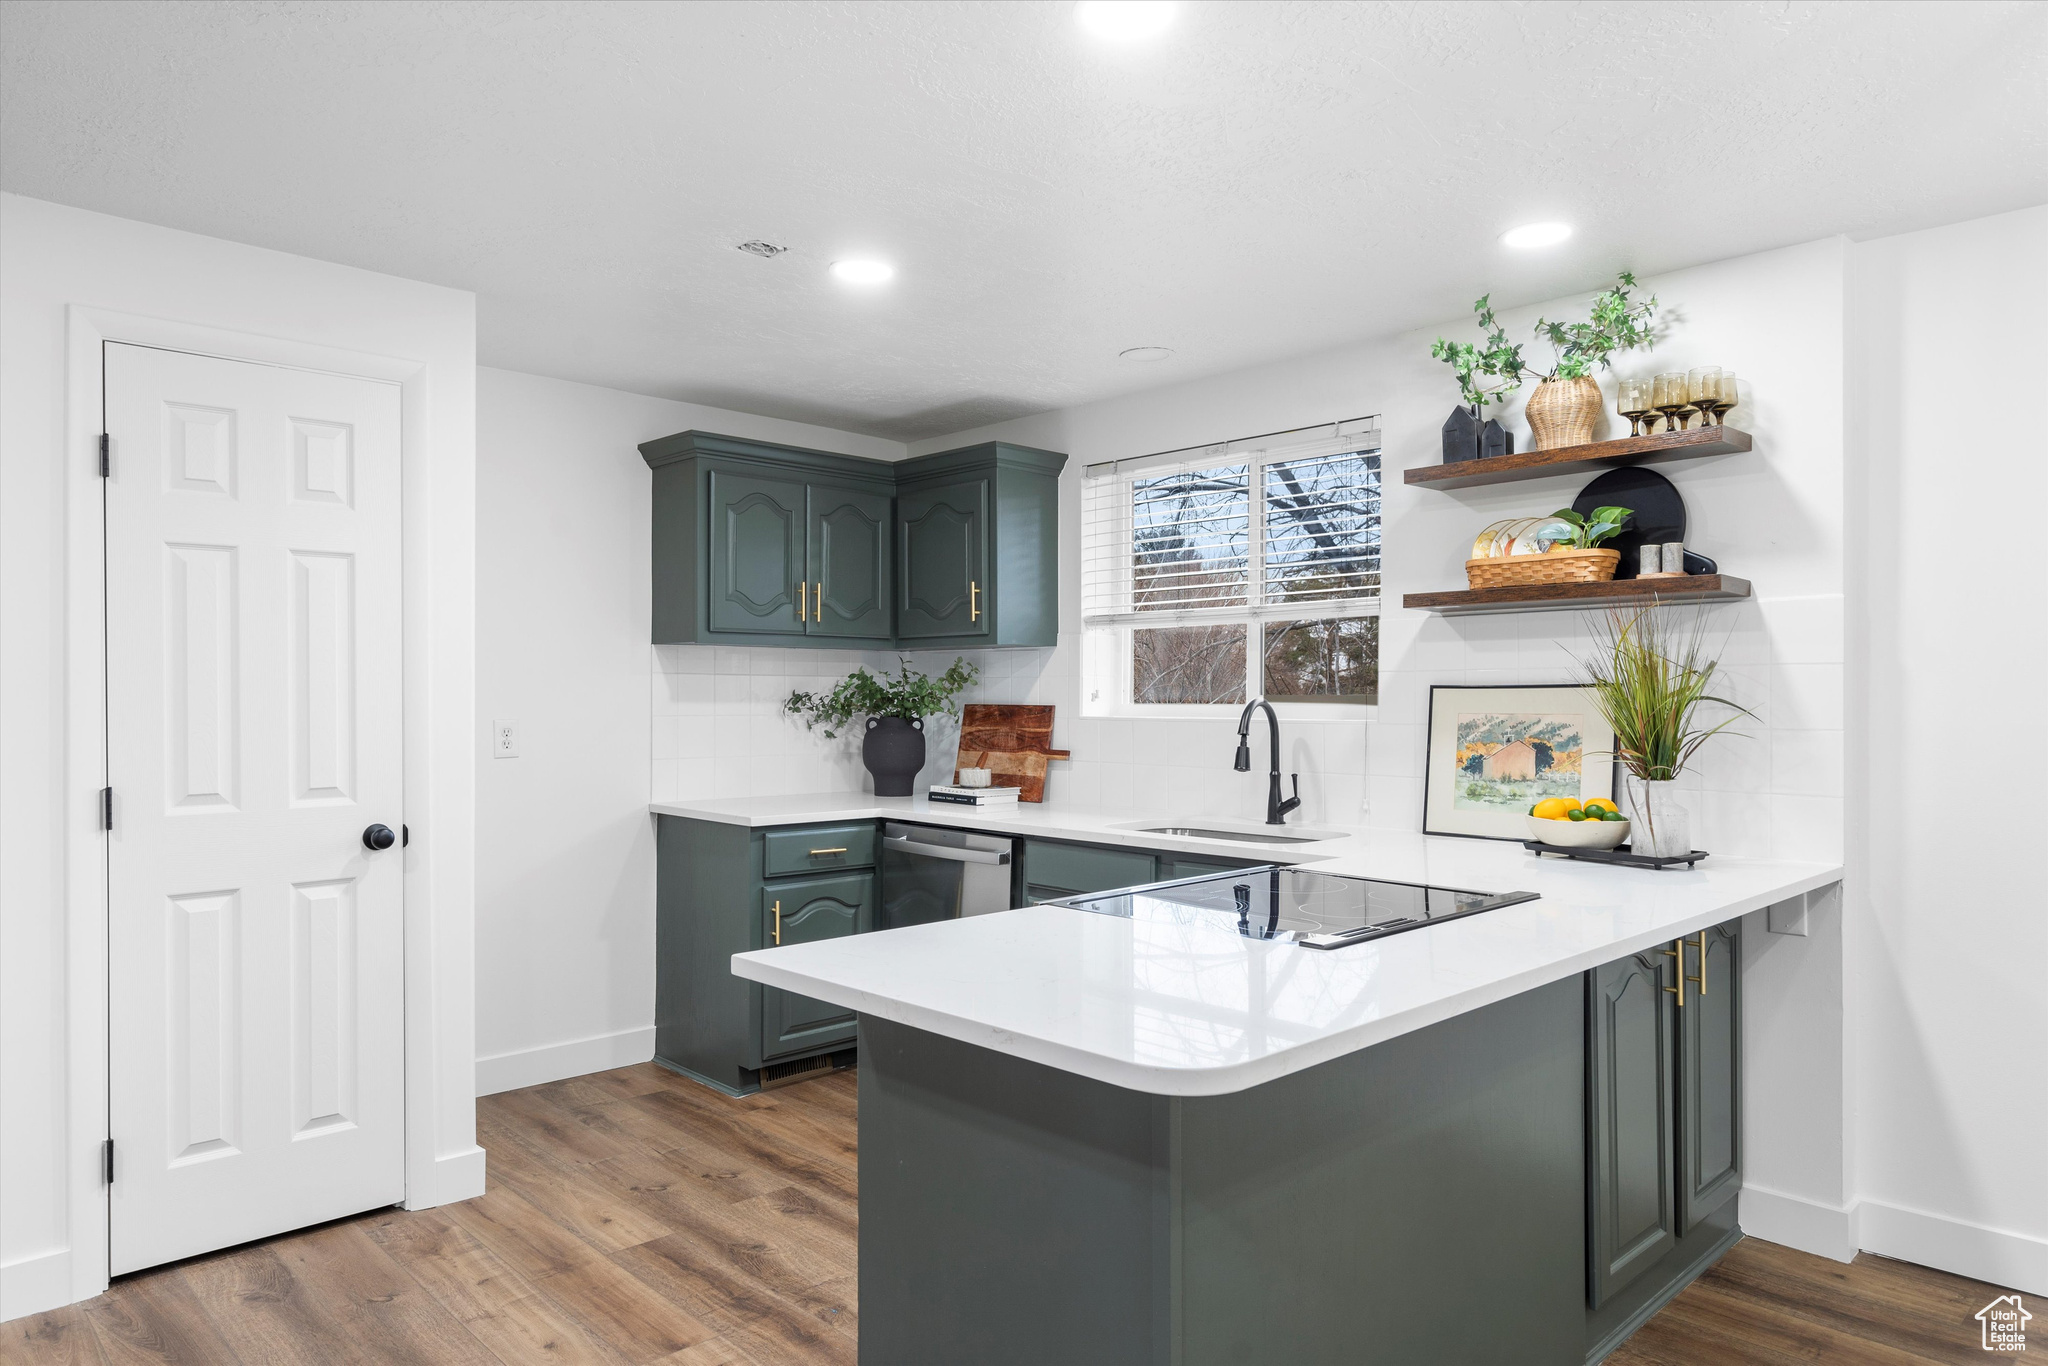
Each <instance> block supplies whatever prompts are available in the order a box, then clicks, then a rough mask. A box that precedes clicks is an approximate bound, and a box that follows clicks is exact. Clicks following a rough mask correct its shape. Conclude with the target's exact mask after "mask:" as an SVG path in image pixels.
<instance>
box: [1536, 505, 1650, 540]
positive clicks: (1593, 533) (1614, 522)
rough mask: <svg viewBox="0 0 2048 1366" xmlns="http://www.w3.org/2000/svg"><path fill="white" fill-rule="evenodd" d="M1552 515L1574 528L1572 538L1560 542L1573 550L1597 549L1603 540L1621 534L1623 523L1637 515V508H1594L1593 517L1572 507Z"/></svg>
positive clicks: (1559, 510)
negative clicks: (1584, 514) (1573, 509)
mask: <svg viewBox="0 0 2048 1366" xmlns="http://www.w3.org/2000/svg"><path fill="white" fill-rule="evenodd" d="M1550 515H1551V516H1553V517H1555V518H1557V520H1558V521H1560V522H1569V523H1570V524H1571V526H1572V529H1573V535H1572V538H1571V539H1570V540H1569V541H1562V542H1559V544H1561V545H1566V546H1569V547H1570V548H1571V549H1573V550H1597V549H1599V547H1600V543H1601V542H1602V541H1605V540H1610V539H1612V538H1613V537H1615V536H1618V535H1620V534H1621V528H1622V524H1623V523H1624V522H1626V521H1628V519H1629V518H1631V517H1633V516H1635V509H1634V508H1615V507H1607V508H1594V509H1593V515H1592V516H1591V517H1584V516H1581V515H1580V514H1578V513H1576V512H1574V511H1572V510H1571V509H1570V508H1559V509H1558V510H1557V511H1556V512H1553V513H1551V514H1550Z"/></svg>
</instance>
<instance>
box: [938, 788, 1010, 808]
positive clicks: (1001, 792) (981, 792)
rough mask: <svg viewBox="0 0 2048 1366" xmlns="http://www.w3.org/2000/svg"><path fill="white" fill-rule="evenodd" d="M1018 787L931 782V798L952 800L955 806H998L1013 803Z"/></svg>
mask: <svg viewBox="0 0 2048 1366" xmlns="http://www.w3.org/2000/svg"><path fill="white" fill-rule="evenodd" d="M1017 793H1018V789H1017V788H1014V787H955V786H953V785H952V784H951V783H933V784H932V789H931V799H932V800H933V801H935V802H952V803H953V804H954V805H955V806H999V805H1002V804H1004V803H1008V804H1010V805H1013V806H1014V805H1015V804H1016V802H1017Z"/></svg>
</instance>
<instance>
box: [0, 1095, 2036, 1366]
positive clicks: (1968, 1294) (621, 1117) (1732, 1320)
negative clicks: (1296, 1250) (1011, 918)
mask: <svg viewBox="0 0 2048 1366" xmlns="http://www.w3.org/2000/svg"><path fill="white" fill-rule="evenodd" d="M477 1141H478V1142H479V1143H481V1144H483V1146H484V1147H485V1148H486V1149H488V1150H489V1152H490V1162H489V1178H488V1179H489V1190H488V1192H487V1193H486V1194H484V1195H483V1196H480V1197H479V1198H477V1199H475V1200H470V1201H467V1202H465V1203H463V1204H459V1205H447V1206H443V1207H442V1208H440V1209H431V1210H421V1211H418V1212H416V1213H408V1212H406V1211H404V1210H397V1209H386V1210H378V1211H376V1212H374V1213H370V1214H364V1215H359V1216H357V1217H356V1218H353V1219H343V1220H339V1221H337V1222H335V1223H331V1224H326V1225H323V1226H321V1227H319V1228H314V1229H308V1230H305V1231H303V1232H300V1233H294V1234H288V1235H286V1236H283V1237H279V1238H273V1239H271V1240H269V1241H268V1242H263V1243H255V1244H251V1245H249V1246H247V1247H242V1248H236V1249H232V1250H230V1251H227V1252H220V1253H215V1254H213V1255H211V1256H207V1257H197V1258H194V1259H192V1260H191V1261H187V1262H180V1263H177V1264H176V1265H173V1266H167V1267H161V1268H158V1269H156V1270H153V1271H146V1272H142V1273H139V1274H137V1275H134V1276H128V1277H124V1278H122V1279H121V1280H119V1281H117V1282H116V1283H115V1284H114V1286H113V1287H112V1288H111V1289H109V1290H108V1291H107V1293H106V1294H104V1295H101V1296H99V1297H98V1298H97V1299H93V1300H89V1301H87V1302H86V1303H84V1304H76V1305H71V1306H69V1307H67V1308H64V1309H59V1310H55V1311H53V1312H51V1313H47V1314H37V1315H33V1316H31V1317H29V1318H24V1319H17V1320H15V1321H14V1322H12V1323H8V1324H5V1325H0V1360H4V1361H5V1362H6V1363H7V1366H17V1364H18V1366H30V1364H31V1363H36V1364H37V1366H40V1364H41V1363H59V1362H63V1363H107V1366H126V1363H164V1362H175V1363H178V1366H216V1363H223V1364H225V1363H251V1366H254V1364H255V1363H266V1364H269V1363H301V1362H304V1363H320V1364H321V1366H327V1364H328V1363H346V1362H376V1363H420V1364H421V1366H446V1364H448V1363H454V1364H456V1366H461V1364H463V1363H478V1364H479V1366H493V1363H505V1364H506V1366H513V1364H514V1363H527V1362H603V1363H625V1364H627V1366H642V1363H653V1362H660V1363H665V1364H666V1366H781V1364H782V1363H793V1362H804V1363H847V1366H851V1364H852V1363H853V1361H854V1358H855V1342H856V1339H857V1336H858V1331H859V1320H858V1317H857V1310H856V1305H855V1279H854V1255H855V1243H856V1236H855V1235H856V1229H857V1220H858V1213H857V1206H856V1194H857V1192H856V1186H855V1164H854V1152H855V1087H854V1074H853V1073H851V1072H842V1073H837V1074H834V1075H831V1076H828V1077H824V1078H820V1079H818V1080H814V1081H806V1082H802V1083H799V1084H797V1085H795V1086H790V1087H787V1088H785V1089H782V1090H778V1091H772V1092H767V1093H764V1094H762V1095H758V1096H751V1097H748V1098H747V1099H745V1100H731V1099H728V1098H726V1097H724V1096H721V1095H718V1094H716V1093H715V1092H712V1091H710V1090H708V1089H706V1088H705V1087H702V1086H699V1085H697V1084H696V1083H694V1082H690V1081H686V1080H684V1079H683V1078H681V1077H677V1076H675V1075H673V1074H672V1073H669V1072H666V1071H663V1070H662V1069H661V1068H659V1067H656V1066H654V1065H653V1064H652V1063H646V1064H642V1065H640V1066H637V1067H624V1068H620V1069H618V1070H617V1071H613V1072H601V1073H597V1074H595V1075H592V1076H588V1077H578V1078H575V1079H573V1080H571V1081H562V1082H555V1083H552V1084H550V1085H547V1086H536V1087H532V1088H530V1089H528V1090H524V1091H511V1092H507V1093H505V1094H503V1095H496V1096H488V1097H486V1098H484V1099H483V1100H481V1101H479V1102H477ZM1998 1293H1999V1292H1998V1291H1996V1290H1995V1289H1994V1288H1993V1287H1991V1286H1987V1285H1982V1284H1979V1283H1978V1282H1975V1281H1968V1280H1964V1279H1962V1278H1961V1277H1957V1276H1950V1275H1947V1274H1945V1273H1943V1272H1939V1271H1930V1270H1927V1269H1925V1268H1922V1267H1916V1266H1908V1265H1906V1264H1905V1263H1902V1262H1892V1261H1886V1260H1884V1259H1883V1258H1878V1257H1871V1256H1867V1255H1866V1256H1863V1257H1859V1258H1858V1259H1857V1260H1856V1262H1855V1263H1854V1264H1853V1265H1850V1266H1841V1265H1838V1264H1837V1263H1834V1262H1829V1261H1824V1260H1822V1259H1820V1258H1816V1257H1809V1256H1807V1255H1805V1254H1803V1253H1798V1252H1793V1251H1791V1250H1790V1249H1787V1248H1783V1247H1778V1246H1775V1245H1773V1244H1770V1243H1762V1242H1758V1241H1756V1240H1755V1239H1750V1240H1747V1241H1745V1242H1742V1243H1740V1244H1738V1245H1737V1246H1736V1247H1735V1249H1734V1250H1733V1251H1732V1252H1730V1253H1729V1254H1728V1256H1727V1257H1726V1258H1724V1259H1723V1260H1722V1262H1721V1264H1720V1265H1719V1266H1717V1267H1716V1268H1715V1269H1714V1270H1713V1271H1711V1272H1709V1273H1708V1274H1707V1275H1706V1276H1704V1277H1702V1278H1701V1279H1700V1280H1699V1281H1698V1282H1697V1283H1696V1284H1694V1285H1693V1286H1692V1287H1691V1288H1689V1289H1688V1290H1686V1292H1685V1293H1684V1294H1682V1295H1681V1296H1679V1297H1678V1298H1677V1299H1676V1300H1674V1301H1673V1302H1672V1303H1671V1304H1670V1305H1669V1306H1667V1307H1666V1308H1665V1309H1664V1311H1663V1312H1662V1313H1660V1314H1659V1315H1658V1316H1657V1317H1656V1318H1655V1319H1653V1320H1652V1321H1651V1322H1650V1323H1649V1324H1647V1325H1645V1326H1644V1328H1643V1329H1642V1330H1641V1331H1640V1332H1638V1333H1637V1334H1636V1335H1635V1337H1633V1338H1632V1339H1630V1340H1629V1342H1628V1343H1627V1344H1626V1345H1625V1346H1624V1347H1623V1348H1622V1350H1621V1351H1620V1352H1618V1353H1616V1354H1615V1355H1614V1356H1612V1357H1610V1358H1608V1360H1609V1361H1610V1362H1613V1363H1615V1366H1722V1364H1723V1363H1728V1364H1729V1366H1733V1364H1734V1363H1744V1364H1745V1366H1747V1364H1748V1363H1765V1364H1766V1366H1768V1364H1770V1363H1787V1364H1788V1366H1789V1364H1790V1363H1800V1364H1801V1366H1812V1364H1813V1363H1843V1366H1848V1364H1849V1363H1856V1364H1857V1366H1864V1364H1865V1363H1877V1364H1879V1366H1892V1364H1897V1366H1904V1364H1905V1363H1913V1362H1966V1361H1970V1362H1974V1361H1981V1360H1983V1352H1982V1350H1981V1349H1980V1347H1979V1345H1978V1340H1977V1325H1976V1322H1975V1321H1974V1320H1973V1319H1972V1318H1971V1315H1973V1314H1975V1313H1976V1312H1977V1310H1978V1309H1980V1308H1982V1307H1983V1306H1984V1305H1985V1304H1986V1303H1988V1302H1989V1301H1990V1300H1991V1299H1992V1298H1993V1297H1994V1296H1995V1295H1996V1294H1998ZM2044 1345H2048V1344H2044ZM933 1366H974V1364H973V1363H967V1362H963V1363H934V1364H933ZM1048 1366H1055V1364H1054V1363H1048ZM1258 1366H1287V1363H1259V1364H1258Z"/></svg>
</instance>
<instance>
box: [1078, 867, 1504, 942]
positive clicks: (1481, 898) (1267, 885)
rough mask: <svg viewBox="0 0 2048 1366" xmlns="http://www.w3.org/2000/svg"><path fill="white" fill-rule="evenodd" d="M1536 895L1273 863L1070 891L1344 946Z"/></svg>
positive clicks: (1114, 906) (1113, 911)
mask: <svg viewBox="0 0 2048 1366" xmlns="http://www.w3.org/2000/svg"><path fill="white" fill-rule="evenodd" d="M1535 899H1536V893H1535V892H1466V891H1460V890H1458V889H1457V888H1455V887H1427V886H1423V885H1422V884H1420V883H1415V882H1386V881H1382V880H1380V879H1378V878H1365V877H1347V876H1345V875H1343V874H1340V873H1317V872H1312V871H1310V870H1308V869H1306V868H1283V867H1278V866H1269V867H1263V868H1245V869H1241V870H1240V871H1238V872H1234V873H1217V874H1214V875H1213V876H1210V877H1198V878H1190V879H1188V880H1187V881H1185V882H1161V883H1156V884H1154V885H1152V886H1148V887H1132V888H1128V889H1126V890H1124V891H1120V892H1104V893H1102V894H1100V895H1097V896H1081V897H1070V898H1068V899H1067V900H1066V901H1065V902H1064V903H1063V904H1065V905H1068V906H1072V907H1075V908H1076V909H1078V910H1083V911H1094V912H1097V913H1098V914H1101V915H1120V916H1124V917H1126V918H1128V919H1135V920H1149V921H1158V922H1162V923H1175V924H1186V923H1190V922H1200V923H1208V924H1214V925H1217V926H1219V927H1234V928H1235V929H1236V930H1237V932H1238V933H1239V934H1242V935H1245V936H1246V937H1248V938H1252V939H1281V940H1286V941H1288V942H1290V943H1294V944H1299V945H1301V946H1302V947H1303V948H1309V949H1339V948H1343V947H1344V946H1346V945H1348V944H1362V943H1364V942H1366V941H1367V940H1369V939H1382V938H1385V937H1386V936H1387V935H1390V934H1401V933H1403V932H1405V931H1408V930H1419V929H1423V928H1425V927H1427V926H1430V925H1440V924H1442V923H1443V922H1444V921H1446V920H1456V919H1458V918H1459V917H1460V916H1467V915H1477V914H1479V913H1480V912H1481V911H1490V910H1493V909H1495V908H1496V907H1500V906H1512V905H1514V904H1515V903H1516V902H1520V901H1534V900H1535Z"/></svg>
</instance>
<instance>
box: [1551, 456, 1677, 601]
mask: <svg viewBox="0 0 2048 1366" xmlns="http://www.w3.org/2000/svg"><path fill="white" fill-rule="evenodd" d="M1604 507H1623V508H1631V509H1633V510H1634V512H1635V516H1633V517H1631V518H1629V519H1628V521H1627V522H1626V523H1625V524H1624V525H1623V526H1622V529H1621V533H1620V534H1619V535H1617V536H1615V537H1614V539H1612V540H1610V541H1604V542H1602V543H1601V549H1603V550H1619V551H1620V552H1621V563H1620V564H1618V565H1616V566H1615V569H1614V577H1615V578H1617V579H1632V578H1634V577H1635V576H1636V570H1637V569H1639V568H1641V567H1642V557H1641V555H1640V554H1639V553H1638V552H1640V551H1641V549H1642V547H1644V546H1646V545H1663V544H1664V543H1665V542H1667V541H1683V540H1684V539H1685V499H1683V498H1681V497H1679V496H1678V486H1677V485H1675V484H1673V483H1672V482H1671V481H1670V480H1669V479H1666V478H1665V477H1664V476H1663V475H1661V474H1659V473H1657V471H1655V470H1648V469H1644V468H1643V467H1642V466H1641V465H1623V466H1622V467H1621V468H1620V469H1616V470H1609V471H1607V473H1605V474H1603V475H1601V476H1600V477H1599V478H1597V479H1595V480H1594V481H1593V482H1592V483H1590V484H1588V485H1586V487H1585V488H1583V489H1581V490H1579V496H1578V497H1577V498H1574V499H1573V500H1572V511H1573V512H1576V513H1578V514H1579V515H1580V516H1581V517H1591V516H1592V515H1593V509H1594V508H1604Z"/></svg>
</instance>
